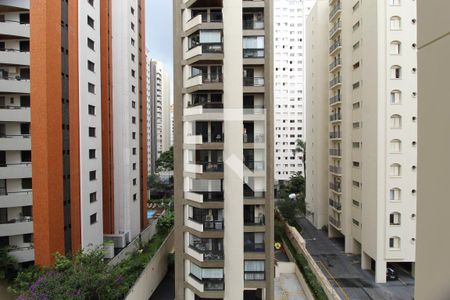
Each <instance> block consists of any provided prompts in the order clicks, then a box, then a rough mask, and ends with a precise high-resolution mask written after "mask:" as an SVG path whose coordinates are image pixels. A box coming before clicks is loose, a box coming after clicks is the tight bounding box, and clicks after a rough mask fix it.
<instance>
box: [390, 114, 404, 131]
mask: <svg viewBox="0 0 450 300" xmlns="http://www.w3.org/2000/svg"><path fill="white" fill-rule="evenodd" d="M400 128H402V117H401V116H400V115H392V116H391V129H400Z"/></svg>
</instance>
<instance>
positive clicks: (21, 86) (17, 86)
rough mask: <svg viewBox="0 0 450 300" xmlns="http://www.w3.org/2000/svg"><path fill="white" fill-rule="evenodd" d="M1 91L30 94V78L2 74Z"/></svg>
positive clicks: (0, 77)
mask: <svg viewBox="0 0 450 300" xmlns="http://www.w3.org/2000/svg"><path fill="white" fill-rule="evenodd" d="M0 91H1V92H2V93H5V94H29V93H30V79H28V78H21V77H20V76H15V77H12V76H0Z"/></svg>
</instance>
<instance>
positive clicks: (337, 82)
mask: <svg viewBox="0 0 450 300" xmlns="http://www.w3.org/2000/svg"><path fill="white" fill-rule="evenodd" d="M341 83H342V77H341V76H335V77H334V78H333V79H332V80H330V88H335V87H337V86H338V85H340V84H341Z"/></svg>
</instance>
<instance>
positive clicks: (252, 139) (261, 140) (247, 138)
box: [243, 133, 264, 143]
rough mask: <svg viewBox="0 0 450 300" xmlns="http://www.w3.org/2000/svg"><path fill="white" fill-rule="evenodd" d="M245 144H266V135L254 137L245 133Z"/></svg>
mask: <svg viewBox="0 0 450 300" xmlns="http://www.w3.org/2000/svg"><path fill="white" fill-rule="evenodd" d="M243 142H244V143H264V134H257V135H253V134H247V133H244V135H243Z"/></svg>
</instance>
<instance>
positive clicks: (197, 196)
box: [184, 191, 224, 203]
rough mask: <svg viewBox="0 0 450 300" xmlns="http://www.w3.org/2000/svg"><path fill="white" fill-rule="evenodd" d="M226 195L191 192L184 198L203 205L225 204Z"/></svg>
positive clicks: (186, 193)
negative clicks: (224, 197)
mask: <svg viewBox="0 0 450 300" xmlns="http://www.w3.org/2000/svg"><path fill="white" fill-rule="evenodd" d="M223 196H224V193H223V191H222V192H203V191H202V192H201V191H190V192H185V195H184V197H185V198H186V199H187V200H191V201H195V202H199V203H203V202H223Z"/></svg>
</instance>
